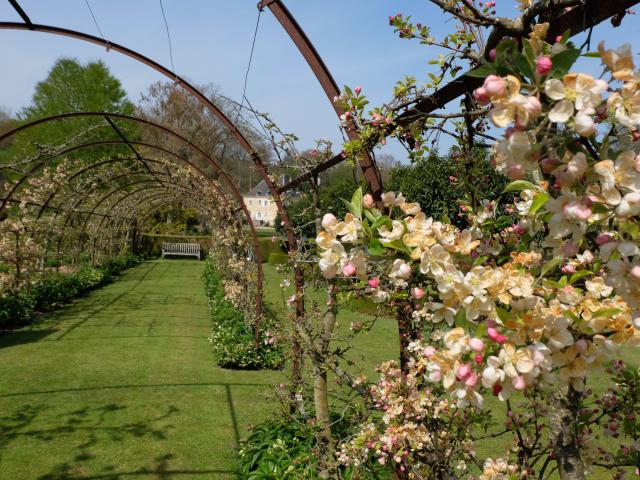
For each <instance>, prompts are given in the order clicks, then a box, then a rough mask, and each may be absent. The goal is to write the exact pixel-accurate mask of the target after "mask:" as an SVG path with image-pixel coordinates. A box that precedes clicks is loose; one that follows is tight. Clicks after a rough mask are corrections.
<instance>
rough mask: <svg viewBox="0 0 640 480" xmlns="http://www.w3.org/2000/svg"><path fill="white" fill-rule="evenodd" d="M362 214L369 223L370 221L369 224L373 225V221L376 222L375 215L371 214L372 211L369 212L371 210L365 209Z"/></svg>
mask: <svg viewBox="0 0 640 480" xmlns="http://www.w3.org/2000/svg"><path fill="white" fill-rule="evenodd" d="M364 216H365V217H367V220H369V223H371V225H373V224H374V223H376V220H377V219H376V217H375V216H374V215H373V213H372V212H371V210H369V209H365V210H364Z"/></svg>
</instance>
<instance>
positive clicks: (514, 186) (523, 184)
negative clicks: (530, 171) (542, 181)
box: [503, 180, 542, 193]
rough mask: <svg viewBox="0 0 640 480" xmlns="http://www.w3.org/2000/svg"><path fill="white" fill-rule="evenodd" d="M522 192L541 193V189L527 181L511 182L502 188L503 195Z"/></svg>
mask: <svg viewBox="0 0 640 480" xmlns="http://www.w3.org/2000/svg"><path fill="white" fill-rule="evenodd" d="M522 190H535V191H541V190H542V189H541V188H540V187H539V186H537V185H534V184H533V183H531V182H529V181H527V180H515V181H513V182H511V183H510V184H509V185H507V186H506V187H504V190H503V193H504V192H519V191H522Z"/></svg>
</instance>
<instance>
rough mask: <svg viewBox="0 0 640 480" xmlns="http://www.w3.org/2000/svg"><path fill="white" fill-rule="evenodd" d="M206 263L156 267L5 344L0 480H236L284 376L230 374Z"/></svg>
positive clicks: (0, 350) (1, 343) (0, 361)
mask: <svg viewBox="0 0 640 480" xmlns="http://www.w3.org/2000/svg"><path fill="white" fill-rule="evenodd" d="M202 268H203V263H201V262H197V261H195V260H164V261H152V262H146V263H144V264H142V265H140V266H138V267H136V268H133V269H132V270H130V271H129V272H127V273H125V274H124V275H123V276H122V277H121V278H120V279H118V280H117V281H116V282H115V283H113V284H111V285H109V286H107V287H105V288H103V289H101V290H98V291H95V292H93V293H91V294H90V295H88V296H87V297H86V298H83V299H80V300H78V301H76V302H74V303H73V304H71V305H68V306H66V307H65V308H64V309H62V310H61V311H59V312H56V313H55V314H52V315H49V316H47V317H46V318H44V319H43V320H42V321H40V322H38V323H37V324H35V325H33V326H32V327H29V328H26V329H24V330H22V331H19V332H15V333H12V334H9V335H6V336H3V337H0V479H2V480H5V479H6V480H36V479H40V480H45V479H47V480H62V479H65V480H67V479H68V480H94V479H95V480H98V479H101V480H102V479H105V480H115V479H129V478H132V479H136V480H137V479H173V478H188V479H230V478H234V475H233V471H234V467H235V450H234V449H235V444H236V443H237V441H238V439H239V438H241V437H243V436H245V433H246V427H247V425H248V424H249V423H256V422H258V421H260V420H261V419H263V418H264V417H265V416H266V415H268V414H269V412H270V411H271V407H272V405H273V403H272V401H271V400H269V399H268V398H267V396H268V393H269V392H270V391H271V390H272V386H273V385H274V384H276V383H278V382H279V381H281V380H280V379H281V378H282V376H283V374H282V373H281V372H237V371H229V370H222V369H220V368H217V367H216V366H215V363H214V359H213V354H212V351H211V348H210V346H209V341H208V335H209V332H210V319H209V313H208V307H207V299H206V297H205V294H204V289H203V285H202V280H201V275H202Z"/></svg>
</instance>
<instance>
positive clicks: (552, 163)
mask: <svg viewBox="0 0 640 480" xmlns="http://www.w3.org/2000/svg"><path fill="white" fill-rule="evenodd" d="M557 166H558V161H557V160H556V159H555V158H549V157H547V158H543V159H542V161H541V162H540V168H542V171H543V172H544V173H551V172H553V171H554V170H555V169H556V167H557Z"/></svg>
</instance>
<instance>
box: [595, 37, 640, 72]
mask: <svg viewBox="0 0 640 480" xmlns="http://www.w3.org/2000/svg"><path fill="white" fill-rule="evenodd" d="M598 52H599V53H600V58H601V59H602V63H604V64H605V65H606V67H607V69H609V70H610V71H611V72H613V77H614V78H615V79H616V80H631V78H633V70H634V69H635V66H634V64H633V55H632V53H631V46H630V45H629V44H628V43H625V44H624V45H622V47H620V48H618V49H617V50H606V49H605V46H604V41H602V42H600V43H599V44H598Z"/></svg>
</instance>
